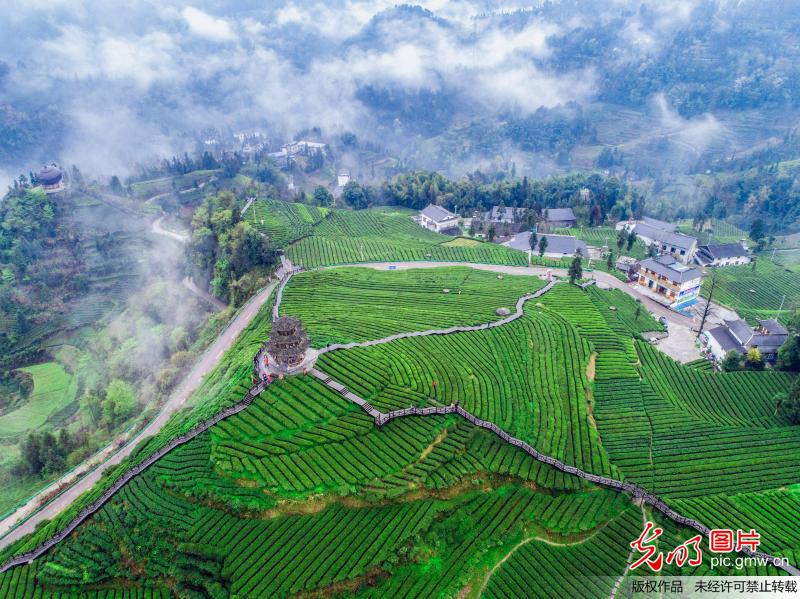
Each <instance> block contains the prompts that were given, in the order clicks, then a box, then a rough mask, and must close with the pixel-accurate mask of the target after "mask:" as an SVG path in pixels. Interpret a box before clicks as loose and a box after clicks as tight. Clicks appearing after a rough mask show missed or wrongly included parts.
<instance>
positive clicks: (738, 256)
mask: <svg viewBox="0 0 800 599" xmlns="http://www.w3.org/2000/svg"><path fill="white" fill-rule="evenodd" d="M694 261H695V262H697V264H699V265H700V266H731V265H734V264H747V263H748V262H750V256H749V255H748V254H747V248H745V247H744V245H743V244H742V243H720V244H716V245H711V244H709V245H701V246H699V247H698V248H697V253H696V254H695V256H694Z"/></svg>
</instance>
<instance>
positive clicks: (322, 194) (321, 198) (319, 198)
mask: <svg viewBox="0 0 800 599" xmlns="http://www.w3.org/2000/svg"><path fill="white" fill-rule="evenodd" d="M332 201H333V196H332V195H331V192H329V191H328V190H327V189H325V188H324V187H323V186H322V185H317V186H316V187H315V188H314V203H315V204H316V205H317V206H330V205H331V202H332Z"/></svg>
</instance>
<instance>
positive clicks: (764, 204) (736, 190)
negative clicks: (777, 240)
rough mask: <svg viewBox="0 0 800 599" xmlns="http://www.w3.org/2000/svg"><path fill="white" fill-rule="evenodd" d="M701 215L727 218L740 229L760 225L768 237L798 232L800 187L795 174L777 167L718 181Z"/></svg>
mask: <svg viewBox="0 0 800 599" xmlns="http://www.w3.org/2000/svg"><path fill="white" fill-rule="evenodd" d="M701 214H702V215H703V216H706V217H714V218H719V219H723V218H729V219H730V220H731V221H732V222H734V223H736V224H738V225H740V226H742V227H743V228H748V227H750V226H751V225H752V224H753V223H754V222H756V221H761V222H763V225H764V229H765V231H766V232H767V233H772V232H778V233H779V232H783V231H786V230H788V231H797V230H798V229H800V183H798V181H797V177H796V175H795V173H794V172H790V171H786V170H783V169H781V168H779V167H778V166H777V165H771V166H768V167H759V168H757V169H753V170H750V171H747V172H743V173H736V174H734V175H731V176H728V177H725V178H720V179H719V180H718V181H717V182H716V183H715V184H714V186H713V188H712V189H711V193H710V195H709V198H708V200H707V201H706V204H705V206H704V207H703V209H702V211H701Z"/></svg>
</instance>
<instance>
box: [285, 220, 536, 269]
mask: <svg viewBox="0 0 800 599" xmlns="http://www.w3.org/2000/svg"><path fill="white" fill-rule="evenodd" d="M411 215H412V213H411V212H410V211H406V210H401V209H398V210H396V211H395V210H387V209H383V210H360V211H347V210H334V211H333V212H332V213H331V215H330V216H329V217H328V218H326V219H325V220H324V221H322V222H321V223H320V224H319V225H318V226H317V227H315V228H314V231H313V234H312V235H311V236H310V237H305V238H303V239H301V240H299V241H297V242H296V243H294V244H292V245H291V246H289V248H288V249H287V255H288V256H289V258H290V259H291V260H292V262H294V263H295V264H301V265H303V266H304V267H306V268H315V267H317V266H329V265H332V264H356V263H359V262H387V261H419V260H436V261H442V262H447V261H454V262H481V263H487V264H512V265H517V266H525V265H527V263H528V261H527V255H526V254H525V253H524V252H520V251H518V250H513V249H510V248H507V247H504V246H500V245H496V244H492V243H480V244H478V245H477V246H464V245H452V244H450V245H448V242H452V241H453V238H452V237H448V236H446V235H440V234H439V233H435V232H433V231H429V230H428V229H425V228H423V227H420V226H419V225H417V224H415V223H414V222H413V221H412V220H411Z"/></svg>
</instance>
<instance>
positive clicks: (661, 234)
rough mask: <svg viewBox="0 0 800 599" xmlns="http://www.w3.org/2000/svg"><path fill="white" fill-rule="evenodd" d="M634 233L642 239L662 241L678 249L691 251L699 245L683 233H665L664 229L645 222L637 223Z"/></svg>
mask: <svg viewBox="0 0 800 599" xmlns="http://www.w3.org/2000/svg"><path fill="white" fill-rule="evenodd" d="M633 231H634V233H636V235H639V236H641V237H647V238H648V239H653V240H655V241H660V242H661V243H664V244H667V245H671V246H674V247H676V248H680V249H684V250H689V249H691V248H692V246H694V244H696V243H697V240H696V239H695V238H694V237H690V236H689V235H684V234H683V233H673V232H670V231H664V230H663V229H659V228H657V227H654V226H652V225H648V224H647V223H644V222H639V223H636V226H635V227H634V228H633Z"/></svg>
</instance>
